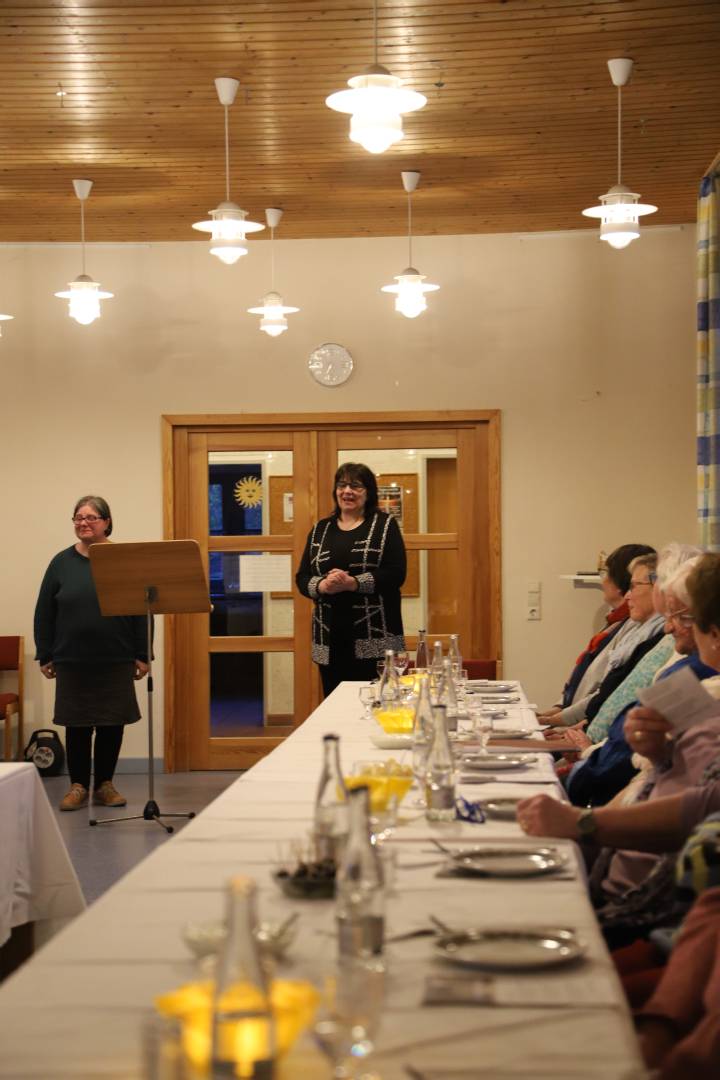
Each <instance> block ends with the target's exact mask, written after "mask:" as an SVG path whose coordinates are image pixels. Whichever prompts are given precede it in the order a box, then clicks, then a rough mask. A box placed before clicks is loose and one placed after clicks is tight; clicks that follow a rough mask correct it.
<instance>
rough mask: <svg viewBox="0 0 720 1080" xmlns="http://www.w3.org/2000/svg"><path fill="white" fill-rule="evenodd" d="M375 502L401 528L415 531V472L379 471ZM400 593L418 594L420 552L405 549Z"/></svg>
mask: <svg viewBox="0 0 720 1080" xmlns="http://www.w3.org/2000/svg"><path fill="white" fill-rule="evenodd" d="M378 506H379V507H380V509H381V510H384V511H385V513H386V514H390V515H391V516H392V517H394V518H395V520H396V521H397V523H398V525H399V526H400V529H401V531H402V532H409V533H416V532H417V531H418V476H417V473H383V474H382V476H379V477H378ZM401 592H402V595H403V596H419V595H420V552H419V551H408V553H407V577H406V578H405V584H404V585H403V587H402V590H401Z"/></svg>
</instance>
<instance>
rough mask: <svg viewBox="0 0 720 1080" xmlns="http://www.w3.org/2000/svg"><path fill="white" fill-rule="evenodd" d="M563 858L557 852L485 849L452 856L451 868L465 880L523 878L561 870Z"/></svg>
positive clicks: (563, 865)
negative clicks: (477, 878) (465, 878)
mask: <svg viewBox="0 0 720 1080" xmlns="http://www.w3.org/2000/svg"><path fill="white" fill-rule="evenodd" d="M566 861H567V860H566V857H565V855H563V854H562V853H561V852H559V851H558V850H557V849H556V848H548V847H536V848H523V847H521V848H517V847H503V848H498V847H485V848H479V847H478V848H467V849H465V850H462V851H457V852H453V854H452V855H451V856H450V865H451V867H452V869H453V871H454V872H456V873H459V874H462V875H463V876H467V877H499V878H526V877H541V876H543V875H545V874H556V873H557V872H558V871H559V870H564V869H565V865H566Z"/></svg>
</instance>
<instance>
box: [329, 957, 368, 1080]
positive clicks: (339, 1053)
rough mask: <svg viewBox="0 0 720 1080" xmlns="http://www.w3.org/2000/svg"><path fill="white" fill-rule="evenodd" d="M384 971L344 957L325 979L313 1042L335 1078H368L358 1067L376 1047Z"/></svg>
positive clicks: (365, 1072) (338, 1079)
mask: <svg viewBox="0 0 720 1080" xmlns="http://www.w3.org/2000/svg"><path fill="white" fill-rule="evenodd" d="M384 987H385V978H384V972H382V971H377V970H373V969H371V968H368V967H367V966H365V965H364V964H362V963H361V962H360V961H358V960H354V959H352V958H348V957H343V958H342V960H341V963H340V964H339V965H338V967H337V969H336V970H335V973H334V975H333V976H332V977H330V978H328V979H327V980H326V982H325V992H324V994H323V1001H322V1006H321V1013H320V1017H319V1019H318V1020H317V1022H316V1024H315V1027H314V1029H313V1035H314V1037H315V1042H316V1043H317V1045H318V1047H319V1049H320V1050H321V1051H322V1053H323V1054H325V1056H326V1057H327V1058H328V1059H329V1061H330V1063H331V1065H332V1067H333V1072H332V1075H333V1078H334V1080H350V1078H353V1077H357V1078H358V1080H371V1077H372V1076H373V1074H372V1073H369V1072H367V1071H366V1070H365V1069H363V1070H362V1072H361V1073H360V1074H358V1073H357V1072H356V1066H357V1065H360V1066H361V1068H362V1066H364V1064H365V1062H366V1061H367V1059H368V1058H369V1056H370V1054H372V1052H373V1050H374V1049H375V1044H374V1041H373V1040H374V1039H375V1035H376V1033H377V1029H378V1026H379V1023H380V1015H381V1012H382V1007H383V996H384Z"/></svg>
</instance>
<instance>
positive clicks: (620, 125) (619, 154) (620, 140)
mask: <svg viewBox="0 0 720 1080" xmlns="http://www.w3.org/2000/svg"><path fill="white" fill-rule="evenodd" d="M617 92H618V140H617V142H618V184H621V183H622V86H618V88H617Z"/></svg>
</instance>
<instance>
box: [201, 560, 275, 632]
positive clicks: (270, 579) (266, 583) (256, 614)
mask: <svg viewBox="0 0 720 1080" xmlns="http://www.w3.org/2000/svg"><path fill="white" fill-rule="evenodd" d="M209 569H210V602H211V604H212V606H213V609H212V611H211V612H210V634H211V636H212V637H228V636H230V637H234V636H239V637H245V636H248V637H261V636H262V635H271V636H273V637H276V636H281V637H292V635H293V633H294V623H293V602H292V587H293V584H292V583H293V575H292V569H293V568H292V555H290V554H289V553H286V552H279V551H272V552H269V551H242V552H239V551H211V552H210V555H209Z"/></svg>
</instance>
